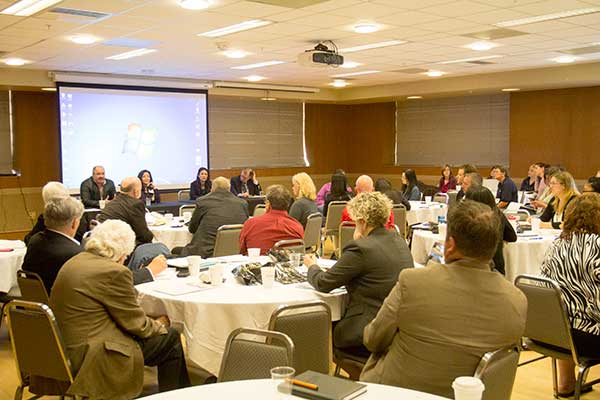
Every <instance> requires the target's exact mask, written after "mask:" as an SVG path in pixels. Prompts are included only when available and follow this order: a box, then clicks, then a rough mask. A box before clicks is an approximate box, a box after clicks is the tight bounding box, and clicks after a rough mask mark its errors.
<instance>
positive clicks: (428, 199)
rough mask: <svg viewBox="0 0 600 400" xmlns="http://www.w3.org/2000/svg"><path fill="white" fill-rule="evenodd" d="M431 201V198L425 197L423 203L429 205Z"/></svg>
mask: <svg viewBox="0 0 600 400" xmlns="http://www.w3.org/2000/svg"><path fill="white" fill-rule="evenodd" d="M432 200H433V197H431V196H425V203H431V201H432Z"/></svg>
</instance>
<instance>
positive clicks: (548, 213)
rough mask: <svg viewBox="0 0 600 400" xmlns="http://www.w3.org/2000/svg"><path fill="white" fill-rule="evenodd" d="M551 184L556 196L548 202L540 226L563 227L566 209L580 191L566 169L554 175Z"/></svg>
mask: <svg viewBox="0 0 600 400" xmlns="http://www.w3.org/2000/svg"><path fill="white" fill-rule="evenodd" d="M549 186H550V190H551V192H552V195H553V196H554V198H553V199H552V201H550V202H549V203H548V206H547V207H546V209H545V210H544V213H543V214H542V216H541V217H540V219H541V220H542V223H541V224H540V226H541V227H542V228H554V229H561V226H562V222H563V215H564V213H565V209H566V208H567V206H568V205H569V203H570V202H571V200H573V199H574V198H576V197H577V196H578V195H579V192H578V191H577V188H576V186H575V180H574V179H573V176H572V175H571V174H570V173H568V172H566V171H560V172H557V173H556V174H554V175H552V177H551V178H550V184H549Z"/></svg>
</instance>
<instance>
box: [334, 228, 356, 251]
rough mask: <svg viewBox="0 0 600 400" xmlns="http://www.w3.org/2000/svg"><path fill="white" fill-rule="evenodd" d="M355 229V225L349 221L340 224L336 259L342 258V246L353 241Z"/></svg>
mask: <svg viewBox="0 0 600 400" xmlns="http://www.w3.org/2000/svg"><path fill="white" fill-rule="evenodd" d="M355 229H356V224H355V223H354V222H351V221H344V222H342V223H341V224H340V227H339V234H338V235H339V238H340V239H339V241H340V245H339V247H338V248H337V257H338V259H339V258H340V257H341V256H342V251H344V246H346V245H347V244H348V243H350V242H351V241H352V240H354V230H355Z"/></svg>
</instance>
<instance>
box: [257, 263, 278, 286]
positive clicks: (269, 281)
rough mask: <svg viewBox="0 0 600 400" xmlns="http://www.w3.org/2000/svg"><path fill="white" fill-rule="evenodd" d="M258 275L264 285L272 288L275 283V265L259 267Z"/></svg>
mask: <svg viewBox="0 0 600 400" xmlns="http://www.w3.org/2000/svg"><path fill="white" fill-rule="evenodd" d="M260 275H261V277H262V284H263V286H264V287H266V288H267V289H268V288H272V287H273V284H274V283H275V267H261V268H260Z"/></svg>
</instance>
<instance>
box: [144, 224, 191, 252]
mask: <svg viewBox="0 0 600 400" xmlns="http://www.w3.org/2000/svg"><path fill="white" fill-rule="evenodd" d="M148 228H149V229H150V231H151V232H152V234H154V239H155V240H154V241H155V242H160V243H164V245H165V246H167V247H168V248H169V250H173V247H178V246H182V247H183V246H185V245H187V244H188V243H189V242H190V241H191V240H192V234H191V233H190V231H188V227H187V226H186V225H184V226H178V227H176V228H174V227H171V226H170V225H159V226H149V227H148Z"/></svg>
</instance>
